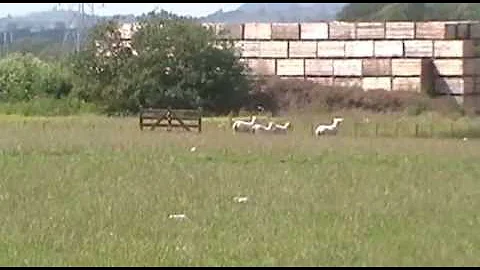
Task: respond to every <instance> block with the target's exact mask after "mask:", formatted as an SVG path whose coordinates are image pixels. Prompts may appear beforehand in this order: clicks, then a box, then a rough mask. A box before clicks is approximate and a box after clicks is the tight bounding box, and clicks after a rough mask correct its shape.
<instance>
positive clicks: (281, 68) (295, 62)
mask: <svg viewBox="0 0 480 270" xmlns="http://www.w3.org/2000/svg"><path fill="white" fill-rule="evenodd" d="M277 75H278V76H302V77H303V76H304V75H305V60H304V59H277Z"/></svg>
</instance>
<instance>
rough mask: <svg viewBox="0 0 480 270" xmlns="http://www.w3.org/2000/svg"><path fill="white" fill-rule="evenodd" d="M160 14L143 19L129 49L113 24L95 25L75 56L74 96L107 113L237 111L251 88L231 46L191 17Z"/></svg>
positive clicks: (243, 68)
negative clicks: (149, 109)
mask: <svg viewBox="0 0 480 270" xmlns="http://www.w3.org/2000/svg"><path fill="white" fill-rule="evenodd" d="M160 15H161V16H159V15H158V14H155V13H149V14H147V15H146V16H144V17H143V19H142V20H141V21H140V22H139V23H138V31H137V32H136V33H135V34H134V35H133V38H132V41H131V45H129V46H128V45H127V44H126V43H125V42H124V41H122V40H121V39H120V32H119V31H118V30H117V29H118V25H117V24H115V23H113V22H109V23H106V24H103V25H101V26H98V27H96V28H95V30H94V32H92V35H91V36H90V42H89V45H88V47H87V48H86V50H85V51H83V52H82V53H80V54H79V55H77V56H76V57H75V58H76V59H75V61H74V63H75V64H74V70H75V75H76V78H77V79H76V84H77V85H78V87H77V88H76V93H77V94H78V95H79V96H80V97H81V98H82V99H85V100H86V101H93V102H96V103H101V105H104V106H105V109H107V110H108V111H112V112H122V111H123V112H135V111H136V110H138V108H139V107H140V106H144V107H145V106H146V107H166V106H172V107H177V108H180V107H182V108H195V107H197V106H202V107H204V108H205V109H207V110H211V111H214V112H218V113H225V112H229V111H230V110H231V109H238V108H239V107H240V106H241V104H242V102H243V99H244V98H245V97H246V96H247V94H248V90H249V86H250V84H249V81H248V78H247V77H246V76H244V75H243V74H244V71H245V67H244V66H243V65H242V64H241V63H240V61H239V58H238V57H237V54H236V52H235V50H234V48H233V44H231V43H230V42H220V41H217V39H216V36H215V34H214V33H213V32H212V31H210V30H207V29H205V28H203V27H202V26H201V25H200V24H198V23H196V22H195V21H194V20H192V19H185V18H181V19H179V18H170V16H169V14H168V13H161V14H160ZM165 17H167V18H165Z"/></svg>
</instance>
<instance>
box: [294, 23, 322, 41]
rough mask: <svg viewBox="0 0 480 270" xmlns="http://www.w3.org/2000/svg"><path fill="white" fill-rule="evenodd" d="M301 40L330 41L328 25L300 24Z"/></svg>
mask: <svg viewBox="0 0 480 270" xmlns="http://www.w3.org/2000/svg"><path fill="white" fill-rule="evenodd" d="M300 39H301V40H323V39H328V23H326V22H323V23H302V24H300Z"/></svg>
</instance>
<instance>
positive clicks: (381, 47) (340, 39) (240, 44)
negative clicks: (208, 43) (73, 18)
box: [121, 21, 480, 96]
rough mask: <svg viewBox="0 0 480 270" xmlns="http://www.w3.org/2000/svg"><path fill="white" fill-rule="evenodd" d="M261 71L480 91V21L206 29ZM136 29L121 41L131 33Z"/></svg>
mask: <svg viewBox="0 0 480 270" xmlns="http://www.w3.org/2000/svg"><path fill="white" fill-rule="evenodd" d="M203 25H204V26H205V27H208V28H210V29H213V30H214V31H215V33H217V35H218V37H219V39H230V40H234V41H235V42H234V44H235V47H236V48H237V49H238V52H239V55H240V56H241V58H242V59H245V60H246V63H247V65H248V66H249V67H250V68H251V69H252V71H253V72H254V73H256V74H261V75H265V76H270V75H277V76H280V77H282V78H303V79H306V80H309V81H312V82H315V83H318V84H321V85H329V86H342V87H362V88H363V89H365V90H372V89H384V90H388V91H416V92H420V91H426V90H429V91H430V90H432V89H433V90H434V91H436V92H437V93H441V94H450V95H464V96H468V95H472V94H475V93H479V94H480V57H479V58H478V59H477V57H476V48H475V47H476V46H477V45H478V44H480V43H479V42H478V41H480V21H433V22H411V21H395V22H341V21H332V22H308V23H276V22H272V23H244V24H208V23H206V24H203ZM130 26H131V25H125V26H124V27H122V29H121V32H122V36H131V32H132V31H129V28H131V27H130Z"/></svg>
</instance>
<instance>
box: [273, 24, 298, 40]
mask: <svg viewBox="0 0 480 270" xmlns="http://www.w3.org/2000/svg"><path fill="white" fill-rule="evenodd" d="M272 39H273V40H298V39H300V25H299V24H298V23H272Z"/></svg>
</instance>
